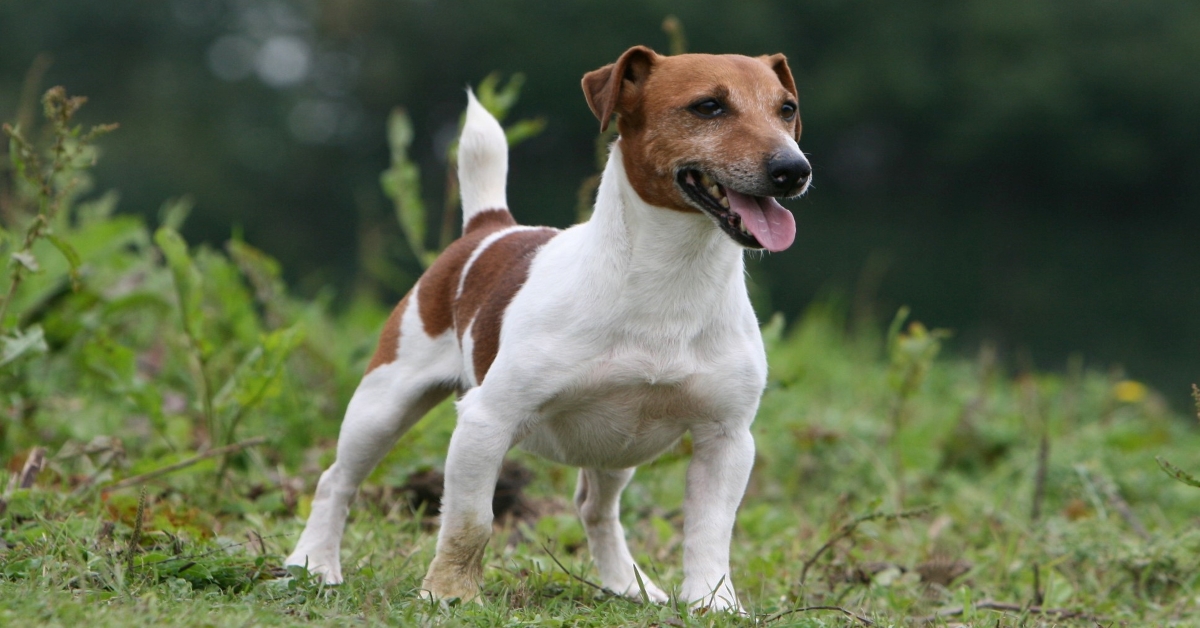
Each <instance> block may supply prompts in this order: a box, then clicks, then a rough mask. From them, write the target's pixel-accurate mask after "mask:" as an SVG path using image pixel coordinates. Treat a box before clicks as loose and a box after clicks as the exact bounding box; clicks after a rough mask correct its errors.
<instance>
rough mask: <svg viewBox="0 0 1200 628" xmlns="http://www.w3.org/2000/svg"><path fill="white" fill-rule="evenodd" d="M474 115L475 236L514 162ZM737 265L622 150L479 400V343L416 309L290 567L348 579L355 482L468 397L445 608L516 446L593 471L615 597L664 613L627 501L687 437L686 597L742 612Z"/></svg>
mask: <svg viewBox="0 0 1200 628" xmlns="http://www.w3.org/2000/svg"><path fill="white" fill-rule="evenodd" d="M469 101H470V104H469V106H468V113H467V121H466V126H465V127H464V129H463V136H462V140H461V142H460V146H459V154H458V160H459V177H460V181H461V189H462V198H463V208H464V219H465V220H469V219H470V217H471V216H472V215H473V214H474V213H475V212H478V211H481V210H484V209H494V208H503V207H506V203H505V197H504V179H505V176H506V173H507V160H508V157H507V146H506V144H505V143H504V135H503V131H502V130H501V129H500V126H499V123H498V122H496V120H495V119H494V118H492V116H490V115H489V114H487V112H486V111H485V110H484V109H483V107H482V106H480V105H479V103H478V101H476V100H475V98H474V96H473V95H471V96H469ZM742 252H743V249H742V248H741V247H739V246H738V245H737V244H735V243H734V242H733V241H732V240H730V238H728V237H727V236H726V235H725V234H723V233H722V232H721V231H720V230H719V229H718V228H716V227H715V226H714V225H713V224H712V222H711V221H710V219H709V218H707V217H706V216H705V215H703V214H700V213H684V212H678V211H671V210H665V209H662V208H658V207H653V206H651V205H648V204H647V203H645V202H644V201H643V200H642V199H641V198H640V197H639V195H638V194H637V192H635V191H634V189H633V188H632V187H631V185H630V182H629V178H628V176H627V175H626V172H625V169H624V166H623V160H622V157H621V148H620V144H619V142H617V143H615V144H614V146H613V147H612V150H611V153H610V156H609V160H608V164H607V166H606V168H605V171H604V174H603V178H602V183H601V185H600V189H599V191H598V195H597V199H596V206H595V211H594V213H593V215H592V218H591V220H590V221H588V222H586V223H584V224H580V225H576V226H574V227H572V228H570V229H568V230H566V231H564V232H562V233H561V234H559V235H558V236H556V237H554V238H553V239H551V240H550V241H549V242H548V243H547V244H546V245H544V246H543V247H542V248H540V249H539V250H538V251H537V253H536V255H535V257H534V258H533V261H532V263H531V265H530V269H529V276H528V279H527V280H526V282H525V284H524V285H523V287H522V288H521V289H520V290H519V291H518V292H517V293H516V295H515V297H514V298H513V299H512V301H511V303H510V305H509V306H508V309H507V310H506V311H505V314H504V319H503V326H502V327H501V332H500V343H499V352H498V353H497V355H496V358H495V360H494V362H493V363H492V365H491V367H490V370H488V372H487V376H486V378H485V379H484V381H483V383H482V384H480V385H478V386H473V385H474V383H475V381H476V375H477V374H476V373H474V372H473V368H472V363H471V353H470V349H469V347H470V344H469V343H468V344H465V345H463V346H460V344H459V343H458V342H457V341H456V336H455V333H454V331H453V330H451V331H448V332H446V333H445V334H443V335H442V336H439V337H437V338H430V337H428V336H427V335H425V331H424V329H423V328H422V327H421V322H420V318H419V316H418V313H417V310H418V307H417V303H416V299H415V298H414V299H413V300H412V302H411V303H410V304H409V306H408V309H407V311H406V312H405V314H404V316H403V317H402V320H401V336H402V339H401V341H400V349H399V352H398V355H397V359H396V361H395V362H393V363H391V364H387V365H384V366H381V367H379V368H377V369H375V370H373V371H371V372H370V373H369V374H368V375H367V376H366V377H365V378H364V379H363V382H362V384H361V385H360V386H359V389H358V391H357V392H356V393H355V395H354V398H353V400H352V401H351V403H350V406H349V407H348V408H347V411H346V417H345V420H344V422H343V424H342V429H341V435H340V438H339V441H338V450H337V460H336V462H335V463H334V464H333V465H332V466H331V467H330V468H329V470H327V471H326V472H325V473H324V474H323V475H322V476H321V479H320V482H319V484H318V488H317V492H316V497H315V499H314V501H313V508H312V514H311V515H310V517H309V519H308V524H307V526H306V528H305V530H304V532H303V534H302V535H301V537H300V540H299V542H298V544H297V546H296V549H295V551H294V552H293V553H292V554H291V555H290V556H289V557H288V558H287V560H286V563H287V564H289V565H306V566H307V567H308V569H309V570H310V571H312V572H313V573H316V574H319V575H320V576H321V577H322V578H323V579H324V581H325V582H327V583H337V582H340V581H341V580H342V573H341V566H340V559H339V556H338V553H339V547H340V543H341V537H342V531H343V528H344V525H345V520H346V515H347V513H348V510H349V503H350V500H351V498H352V496H353V495H354V493H355V492H356V491H357V489H358V485H359V483H361V481H362V480H363V479H364V478H365V477H366V475H367V474H368V473H369V472H370V470H371V469H372V468H373V467H374V466H375V464H377V463H378V461H379V460H380V459H381V458H382V457H383V455H384V454H385V453H386V452H387V451H388V449H390V448H391V446H392V445H393V444H394V443H395V441H396V439H398V438H399V437H400V436H401V435H402V434H403V433H404V432H405V431H406V430H407V429H408V428H409V427H411V426H412V424H413V423H415V422H416V420H418V419H419V418H420V415H422V414H424V413H425V412H426V411H427V410H428V409H429V408H430V407H431V405H432V403H433V402H432V401H430V400H431V399H433V398H434V397H436V396H437V395H438V394H442V395H444V394H445V392H446V391H447V390H448V389H450V388H455V387H458V388H460V389H468V388H469V389H468V390H466V392H465V394H463V395H462V397H461V398H460V399H459V401H458V403H457V410H458V424H457V426H456V428H455V430H454V435H453V437H452V439H451V443H450V449H449V452H448V455H447V459H446V487H445V495H444V498H443V502H442V522H441V523H442V525H441V530H440V532H439V534H438V542H437V555H436V557H435V558H434V561H433V563H432V564H431V565H430V568H429V572H428V575H427V576H426V579H425V585H424V587H425V589H426V590H428V592H429V593H430V594H431V595H432V596H433V597H437V598H447V597H461V598H464V599H469V598H472V597H475V596H476V595H477V594H478V591H479V579H480V578H481V574H482V565H481V559H482V556H483V550H484V546H485V545H486V544H487V542H488V537H489V536H490V533H491V526H492V509H491V500H492V493H493V491H494V487H495V481H496V477H497V474H498V472H499V469H500V465H501V462H502V460H503V458H504V455H505V454H506V453H507V452H508V450H509V449H510V448H511V447H513V446H518V445H519V446H521V447H522V448H524V449H526V450H529V451H532V452H534V453H537V454H539V455H542V456H544V457H546V458H549V459H552V460H555V461H558V462H561V463H564V464H569V465H574V466H578V467H580V468H581V469H580V473H579V483H578V487H577V490H576V494H575V503H576V506H577V508H578V510H579V514H580V517H581V519H582V521H583V525H584V529H585V531H586V534H587V538H588V546H589V548H590V550H591V554H592V557H593V559H594V560H595V563H596V568H597V570H598V572H599V575H600V581H601V583H602V584H603V586H605V587H606V588H609V589H611V590H613V591H616V592H618V593H621V594H624V595H628V596H631V597H638V596H639V595H640V588H639V586H638V583H637V578H636V577H635V575H634V571H635V570H638V571H640V573H641V578H642V581H643V583H644V586H645V590H646V593H647V595H648V596H649V597H650V598H651V599H652V600H654V601H656V602H666V601H667V599H668V598H667V595H666V594H665V593H664V591H663V590H662V589H661V588H659V587H658V586H657V585H656V584H655V583H653V582H651V580H650V579H649V578H648V577H647V576H646V572H645V571H644V570H641V568H640V567H638V566H637V565H635V564H634V561H633V558H632V555H631V553H630V551H629V549H628V547H627V545H626V542H625V536H624V530H623V529H622V527H621V524H620V520H619V516H618V514H619V498H620V494H621V491H622V489H623V488H624V487H625V485H626V484H627V483H628V482H629V480H630V478H631V477H632V476H633V470H634V467H636V466H637V465H640V464H643V463H645V462H648V461H650V460H653V459H654V458H655V457H656V456H658V455H659V454H660V453H662V452H663V451H664V450H666V449H667V448H669V447H671V446H672V445H673V444H674V443H676V442H677V441H678V440H679V438H680V437H681V436H682V435H683V434H685V433H687V432H690V433H691V435H692V439H693V450H694V454H693V456H692V460H691V462H690V464H689V468H688V471H687V488H686V496H685V499H684V516H685V524H684V545H683V548H684V577H683V583H682V587H681V588H680V590H679V594H680V597H681V598H682V599H685V600H687V601H689V602H692V603H693V604H694V605H695V606H705V607H711V608H717V609H730V610H735V611H740V610H741V609H742V606H741V604H740V602H739V601H738V597H737V594H736V593H735V589H734V581H733V578H732V574H731V572H730V568H729V546H730V538H731V534H732V531H733V525H734V518H735V516H736V512H737V508H738V505H739V503H740V501H741V498H742V494H743V492H744V490H745V487H746V482H747V480H748V478H749V475H750V469H751V467H752V466H753V462H754V440H753V438H752V437H751V435H750V429H749V428H750V423H751V421H752V420H753V418H754V415H755V412H756V410H757V408H758V402H759V397H760V396H761V394H762V390H763V387H764V385H765V382H766V369H767V365H766V358H765V354H764V351H763V346H762V339H761V336H760V334H759V330H758V323H757V320H756V318H755V316H754V312H753V310H752V309H751V306H750V301H749V298H748V296H747V291H746V285H745V279H744V267H743V261H742ZM414 295H415V293H414ZM467 323H468V322H467V321H461V322H460V324H463V325H466V324H467ZM467 336H469V334H468V335H467ZM467 336H464V340H465V339H467ZM464 349H465V351H464ZM472 386H473V387H472Z"/></svg>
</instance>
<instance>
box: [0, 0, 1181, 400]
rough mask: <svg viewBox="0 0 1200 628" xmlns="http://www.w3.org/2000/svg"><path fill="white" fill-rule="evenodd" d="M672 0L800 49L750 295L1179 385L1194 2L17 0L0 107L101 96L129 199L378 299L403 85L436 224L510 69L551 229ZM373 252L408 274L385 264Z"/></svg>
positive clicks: (708, 18) (387, 289)
mask: <svg viewBox="0 0 1200 628" xmlns="http://www.w3.org/2000/svg"><path fill="white" fill-rule="evenodd" d="M676 5H678V6H676ZM668 14H674V15H676V16H677V17H678V18H679V20H680V21H681V23H682V24H683V25H684V27H685V28H686V32H687V39H688V42H689V44H690V47H691V49H692V50H693V51H697V52H739V53H745V54H763V53H773V52H784V53H786V54H787V55H788V57H789V60H790V65H791V67H792V68H793V70H794V72H795V74H796V82H797V85H798V86H799V90H800V103H801V111H802V115H803V119H804V126H805V134H804V139H803V141H802V148H803V149H804V150H805V151H806V152H808V153H809V154H810V156H811V161H812V162H813V164H814V168H815V171H816V173H815V184H816V188H815V189H814V191H813V192H811V193H810V195H809V196H808V197H807V198H806V199H804V200H800V201H795V202H791V203H790V204H789V205H790V207H791V208H792V209H793V210H794V211H795V213H796V215H797V222H798V223H799V234H798V237H797V242H796V244H795V245H794V246H793V247H792V249H790V250H789V251H787V252H785V253H782V254H778V255H772V256H769V257H766V258H763V259H761V260H756V261H753V262H752V265H753V266H755V268H754V269H753V277H754V280H755V281H756V282H757V284H758V285H757V287H756V299H757V300H758V304H759V307H760V310H761V311H762V312H764V313H767V312H770V311H775V310H778V311H783V312H785V313H786V314H788V316H789V318H793V317H794V316H795V314H796V313H797V312H798V311H799V310H801V309H802V308H803V307H805V305H806V304H807V303H809V302H810V301H812V300H813V299H814V298H823V297H829V296H830V295H831V294H833V295H834V297H835V298H840V299H842V301H843V302H844V303H845V304H846V307H847V309H848V310H850V311H851V314H852V315H853V316H854V317H856V318H857V319H859V320H868V321H872V322H878V321H879V320H882V319H883V318H886V317H887V316H888V315H889V314H890V313H892V312H894V311H895V309H896V307H897V306H899V305H900V304H908V305H910V306H912V308H913V312H914V314H915V315H916V316H918V317H920V318H921V319H923V320H926V321H929V322H930V323H933V324H936V325H938V326H939V327H951V328H955V329H956V330H957V331H958V339H957V340H956V344H958V345H959V347H960V348H962V349H967V350H969V349H970V348H971V347H973V346H974V345H975V343H976V342H977V341H978V340H979V339H981V338H993V339H996V340H998V341H1000V342H1001V345H1002V346H1004V347H1009V348H1015V349H1018V350H1022V351H1024V350H1027V351H1028V354H1029V355H1030V356H1031V357H1032V359H1034V360H1036V361H1038V362H1040V363H1042V364H1049V365H1060V364H1063V363H1064V360H1065V357H1066V356H1067V354H1068V353H1069V352H1072V351H1079V352H1082V353H1083V354H1084V355H1085V356H1086V358H1087V359H1088V360H1090V361H1093V362H1099V363H1101V364H1107V363H1113V362H1121V363H1123V364H1125V365H1126V366H1127V367H1128V368H1129V370H1130V374H1131V375H1133V376H1135V377H1145V378H1149V379H1152V380H1154V381H1156V382H1158V383H1159V384H1160V385H1162V386H1165V387H1167V391H1168V395H1169V396H1170V397H1171V398H1172V400H1173V401H1176V402H1178V403H1180V404H1182V403H1186V399H1187V392H1186V391H1187V389H1186V387H1185V386H1184V384H1185V383H1187V382H1191V381H1196V380H1200V325H1198V324H1197V323H1196V321H1197V313H1200V279H1198V275H1200V272H1198V271H1200V211H1198V210H1200V176H1198V175H1200V124H1197V123H1196V122H1195V116H1196V112H1198V111H1200V73H1198V72H1197V71H1196V68H1198V67H1200V5H1198V4H1196V3H1195V2H1194V1H1192V0H1157V1H1155V2H1140V3H1128V2H1117V1H1116V0H1059V1H1057V2H1045V1H1038V0H1007V1H1000V0H962V1H958V2H912V1H909V2H895V1H885V0H860V1H854V2H848V1H833V0H812V1H809V2H803V3H796V2H785V1H783V0H777V1H767V0H743V1H741V2H736V3H733V2H729V3H721V2H714V1H709V0H705V1H695V2H689V3H668V2H661V1H650V2H635V1H631V0H613V1H610V2H606V3H584V2H559V3H544V2H531V1H528V0H521V1H513V2H482V1H457V2H455V1H441V2H435V1H433V0H394V1H385V0H340V1H337V2H333V1H321V2H318V1H315V0H311V1H307V2H284V1H283V0H277V1H254V0H171V1H169V2H134V1H131V0H116V1H112V2H104V3H98V2H85V1H82V0H45V1H42V2H37V3H30V2H7V3H3V4H0V118H3V119H6V120H7V119H20V120H21V121H23V122H25V123H26V124H29V123H31V122H32V120H33V119H34V117H35V115H36V113H37V109H38V105H37V101H36V99H37V97H38V96H39V95H40V94H41V93H42V92H43V91H44V89H45V88H46V87H48V86H50V85H58V84H61V85H64V86H66V87H67V89H68V90H69V91H70V92H71V93H74V94H86V95H88V96H89V97H90V99H91V104H90V105H89V108H88V110H87V121H88V122H99V121H113V120H115V121H119V122H120V123H121V129H120V130H119V131H118V132H116V133H113V134H112V135H111V136H109V137H108V138H106V140H105V143H104V150H105V155H104V159H103V160H102V161H101V162H100V164H99V166H98V167H97V169H96V171H95V174H96V180H97V185H98V188H99V191H103V190H105V189H109V188H113V189H116V190H119V192H120V194H121V197H122V199H121V203H120V207H121V208H122V209H123V210H124V211H137V212H141V213H143V214H144V215H146V216H148V217H152V216H155V215H156V214H157V213H158V211H159V207H160V206H161V205H162V204H163V202H164V201H165V200H166V199H169V198H172V197H176V196H179V195H180V194H185V193H186V194H189V195H191V197H192V198H193V199H194V202H195V211H194V213H193V216H192V218H191V219H190V220H189V222H188V223H187V226H186V228H185V230H184V231H185V235H186V236H187V237H188V238H189V239H190V240H193V241H195V240H208V241H212V242H224V241H225V240H227V239H229V237H230V234H231V232H236V233H239V234H240V235H241V237H242V238H244V239H245V241H247V242H250V243H253V244H254V245H255V246H258V247H260V248H262V249H263V250H265V251H266V252H268V253H270V254H271V255H273V256H275V257H278V258H279V259H280V260H281V261H282V262H283V266H284V268H285V269H286V273H287V274H288V276H289V278H290V279H291V280H292V281H291V283H292V284H293V285H296V286H298V287H299V289H300V290H301V292H303V293H305V294H315V293H316V292H318V291H319V290H322V289H324V288H325V287H326V286H329V285H334V286H337V289H338V290H339V291H340V293H341V294H342V295H343V296H348V295H350V294H352V293H354V292H356V291H357V292H360V293H362V292H365V293H374V294H377V295H378V296H380V297H381V298H392V297H395V296H397V293H398V291H399V290H400V289H401V288H402V286H401V285H400V284H402V283H404V282H405V281H411V280H412V279H413V278H415V277H416V274H417V273H418V272H419V268H420V266H419V263H418V261H417V260H416V259H415V258H414V257H413V256H412V255H411V253H410V252H409V247H408V246H407V245H406V244H405V242H404V237H403V235H402V234H401V233H400V230H399V228H398V226H397V225H396V221H395V218H394V216H393V214H392V211H391V209H390V204H389V201H388V200H387V199H386V198H385V197H384V195H383V192H382V190H381V188H380V182H379V175H380V172H381V171H383V170H384V169H385V168H386V167H387V166H388V163H389V155H388V144H387V135H386V132H385V126H386V120H387V116H388V113H389V111H391V110H392V108H394V107H396V106H404V107H405V108H406V109H407V110H408V112H409V114H410V116H411V119H412V120H413V123H414V133H415V136H414V139H413V142H412V144H411V148H410V151H411V155H412V157H413V158H414V159H415V160H416V161H417V162H418V163H419V164H420V165H421V176H422V183H423V186H422V187H423V189H425V190H427V191H429V192H430V193H429V194H427V196H428V198H427V199H426V201H427V202H426V205H427V206H428V207H430V208H432V210H431V211H433V212H435V215H434V216H433V217H432V220H433V221H440V217H438V216H437V215H436V212H437V211H440V208H441V207H442V202H441V200H442V199H440V198H438V197H437V196H438V194H440V191H441V190H442V189H444V177H445V170H444V168H443V167H442V166H441V164H442V162H443V160H444V158H445V154H446V151H447V150H448V147H449V146H450V144H451V141H452V140H453V136H454V132H455V130H456V128H457V122H458V116H459V113H460V112H461V110H462V108H463V106H464V102H465V98H464V95H463V88H464V87H465V86H466V85H467V84H468V83H471V84H474V83H477V82H478V81H479V80H480V79H482V78H483V77H484V76H485V75H487V74H489V73H490V72H493V71H500V72H502V73H505V74H511V73H517V72H520V73H524V75H525V76H526V82H525V84H524V89H523V92H522V98H521V101H520V102H519V103H518V104H517V105H516V107H515V109H514V114H515V115H516V116H517V117H520V118H529V117H542V118H544V119H545V121H546V128H545V131H544V132H543V133H541V134H540V135H539V136H537V137H535V138H533V139H531V140H529V141H528V142H526V143H524V144H522V145H521V146H520V147H518V148H517V149H516V150H515V151H514V154H513V156H512V162H511V174H510V190H509V199H510V203H511V204H512V207H513V210H514V212H515V213H516V214H517V216H518V218H519V219H520V220H522V221H524V222H528V223H543V224H552V225H559V226H565V225H567V224H569V223H570V222H572V221H573V219H574V216H575V211H574V208H575V205H576V194H577V191H578V189H579V186H580V184H581V182H582V181H583V180H584V179H585V178H587V177H588V176H590V175H591V174H593V173H594V171H595V150H594V147H595V143H594V140H595V137H596V131H597V128H598V125H597V123H596V121H595V119H594V118H593V117H592V116H591V114H590V112H589V111H588V109H587V106H586V104H585V103H584V100H583V97H582V94H581V93H580V90H579V78H580V76H581V75H582V74H583V73H584V72H585V71H587V70H590V69H593V68H596V67H599V66H600V65H603V64H605V63H608V62H611V61H612V60H614V59H616V57H617V56H618V55H619V54H620V53H621V51H623V50H624V49H625V48H626V47H628V46H630V45H633V44H638V43H642V44H648V45H650V46H652V47H654V48H656V49H658V50H660V51H662V52H666V51H667V50H668V49H669V43H668V38H667V36H666V35H665V34H664V33H663V31H662V29H661V25H662V23H663V19H664V17H665V16H667V15H668ZM4 161H5V162H7V159H5V160H4ZM7 193H8V191H5V190H0V201H2V199H3V195H4V194H7ZM0 206H2V202H0ZM436 232H437V229H431V230H430V235H429V244H430V246H434V245H436V242H435V240H436V236H437V233H436ZM381 257H383V258H388V259H390V260H391V261H392V262H393V266H396V267H399V268H400V269H402V270H403V271H404V272H405V273H407V275H406V276H402V277H395V276H389V277H381V276H378V274H373V273H372V272H370V270H369V268H370V267H371V264H369V263H368V261H369V260H371V259H375V258H381Z"/></svg>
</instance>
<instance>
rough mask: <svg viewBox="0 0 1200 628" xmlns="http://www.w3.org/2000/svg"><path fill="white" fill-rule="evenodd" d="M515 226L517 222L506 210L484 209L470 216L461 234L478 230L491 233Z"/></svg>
mask: <svg viewBox="0 0 1200 628" xmlns="http://www.w3.org/2000/svg"><path fill="white" fill-rule="evenodd" d="M516 224H517V221H516V220H513V217H512V214H510V213H509V212H508V210H507V209H484V210H481V211H479V212H477V213H476V214H475V215H474V216H471V219H470V220H468V221H467V224H466V226H464V227H463V234H464V235H466V234H468V233H471V232H473V231H478V230H480V229H487V230H488V231H489V232H491V231H495V230H496V229H502V228H504V227H512V226H515V225H516Z"/></svg>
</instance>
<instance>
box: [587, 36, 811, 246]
mask: <svg viewBox="0 0 1200 628" xmlns="http://www.w3.org/2000/svg"><path fill="white" fill-rule="evenodd" d="M583 93H584V95H585V96H586V97H587V102H588V106H589V107H591V108H592V112H593V113H595V114H596V117H597V118H599V119H600V129H601V130H604V129H606V128H607V127H608V122H609V119H610V118H611V117H612V115H613V114H614V113H616V114H618V118H617V128H618V130H619V131H620V134H621V151H622V154H623V156H624V160H625V170H626V173H627V175H628V176H629V181H630V184H631V185H632V186H633V188H634V190H636V191H637V193H638V195H640V196H641V197H642V200H644V201H646V202H647V203H649V204H651V205H654V206H657V207H665V208H667V209H672V210H677V211H684V212H704V213H706V214H708V215H709V216H710V217H711V218H712V219H713V220H714V222H716V224H717V225H719V226H720V227H721V228H722V229H723V230H724V231H725V233H727V234H729V237H731V238H733V240H734V241H735V242H737V243H738V244H741V245H742V246H745V247H748V248H756V249H757V248H765V249H767V250H769V251H782V250H783V249H786V248H787V247H788V246H790V245H791V244H792V241H793V240H794V239H795V236H796V221H795V219H794V218H793V217H792V214H791V212H789V211H788V210H786V209H784V208H783V206H782V205H780V204H779V203H778V201H776V200H775V199H776V198H777V197H792V196H799V195H800V194H803V193H804V192H805V190H807V189H808V185H809V182H810V181H811V180H812V168H811V167H810V166H809V164H808V160H807V159H805V158H804V155H803V154H802V153H801V152H800V148H799V146H798V145H797V142H798V141H799V140H800V112H799V109H798V105H797V103H796V84H795V81H794V80H793V79H792V72H791V70H790V69H789V68H788V65H787V59H786V58H785V57H784V56H783V55H782V54H776V55H771V56H762V57H744V56H741V55H703V54H686V55H677V56H673V57H668V56H663V55H659V54H657V53H655V52H654V51H653V50H650V49H649V48H646V47H644V46H635V47H633V48H630V49H629V50H627V51H626V52H625V53H624V54H622V55H621V58H620V59H618V60H617V62H616V63H611V64H609V65H606V66H604V67H602V68H600V69H598V70H593V71H591V72H588V73H587V74H585V75H584V77H583Z"/></svg>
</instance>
